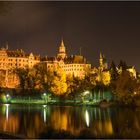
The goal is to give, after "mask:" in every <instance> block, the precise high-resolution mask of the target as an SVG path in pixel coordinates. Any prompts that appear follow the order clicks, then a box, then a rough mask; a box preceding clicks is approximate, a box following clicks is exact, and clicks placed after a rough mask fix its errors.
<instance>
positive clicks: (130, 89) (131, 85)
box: [115, 71, 137, 103]
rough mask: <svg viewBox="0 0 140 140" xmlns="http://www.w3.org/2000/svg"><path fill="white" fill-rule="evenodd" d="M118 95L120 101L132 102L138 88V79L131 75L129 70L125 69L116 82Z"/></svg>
mask: <svg viewBox="0 0 140 140" xmlns="http://www.w3.org/2000/svg"><path fill="white" fill-rule="evenodd" d="M115 84H116V89H115V92H116V96H117V99H118V100H119V101H122V102H124V103H131V102H132V100H133V98H132V97H133V95H134V91H135V89H136V88H137V81H136V79H134V78H133V77H131V76H130V73H129V72H128V71H123V72H122V73H121V74H120V75H119V77H118V79H117V80H116V82H115Z"/></svg>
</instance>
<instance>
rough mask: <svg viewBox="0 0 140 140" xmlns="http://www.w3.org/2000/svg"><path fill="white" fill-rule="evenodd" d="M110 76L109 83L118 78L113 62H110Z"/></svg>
mask: <svg viewBox="0 0 140 140" xmlns="http://www.w3.org/2000/svg"><path fill="white" fill-rule="evenodd" d="M110 74H111V81H114V80H116V79H117V78H118V76H119V74H118V71H117V68H116V65H115V63H114V61H112V63H111V66H110Z"/></svg>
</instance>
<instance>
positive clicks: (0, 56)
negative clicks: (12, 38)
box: [0, 45, 40, 88]
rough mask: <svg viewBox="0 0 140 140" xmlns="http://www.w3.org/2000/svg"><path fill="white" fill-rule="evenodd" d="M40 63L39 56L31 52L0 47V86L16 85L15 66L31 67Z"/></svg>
mask: <svg viewBox="0 0 140 140" xmlns="http://www.w3.org/2000/svg"><path fill="white" fill-rule="evenodd" d="M38 63H40V57H39V56H35V55H33V54H32V53H30V54H26V53H25V52H24V51H23V50H15V51H11V50H8V45H6V47H5V48H4V47H2V48H0V79H1V82H0V86H2V87H9V88H13V87H17V86H18V85H19V79H18V77H17V75H16V74H15V73H14V70H15V69H16V68H27V67H28V68H32V67H33V66H34V65H36V64H38Z"/></svg>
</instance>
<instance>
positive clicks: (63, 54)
mask: <svg viewBox="0 0 140 140" xmlns="http://www.w3.org/2000/svg"><path fill="white" fill-rule="evenodd" d="M66 56H67V54H66V48H65V45H64V42H63V39H62V41H61V45H60V47H59V51H58V54H57V58H61V59H64V58H65V57H66Z"/></svg>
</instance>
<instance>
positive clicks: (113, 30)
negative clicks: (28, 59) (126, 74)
mask: <svg viewBox="0 0 140 140" xmlns="http://www.w3.org/2000/svg"><path fill="white" fill-rule="evenodd" d="M7 7H8V8H7ZM6 10H7V12H6V13H5V12H4V13H3V12H1V13H0V44H1V45H2V44H4V42H6V41H8V43H9V47H10V49H18V48H22V49H23V50H25V51H26V52H33V53H36V54H41V55H48V56H54V55H55V54H56V52H57V50H58V47H59V45H60V41H61V38H62V37H63V39H64V43H65V46H66V48H67V52H68V54H69V55H70V54H78V53H79V48H80V47H82V54H83V55H84V56H85V57H86V58H87V59H88V60H89V61H90V62H91V63H92V64H93V65H98V58H99V52H100V51H101V52H103V53H104V55H105V56H106V58H107V60H108V62H110V61H111V60H114V61H115V63H117V64H118V63H119V60H120V59H122V60H125V61H126V62H127V64H128V65H134V66H135V67H136V69H137V70H138V71H140V2H12V3H9V4H6ZM4 11H5V10H4Z"/></svg>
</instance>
